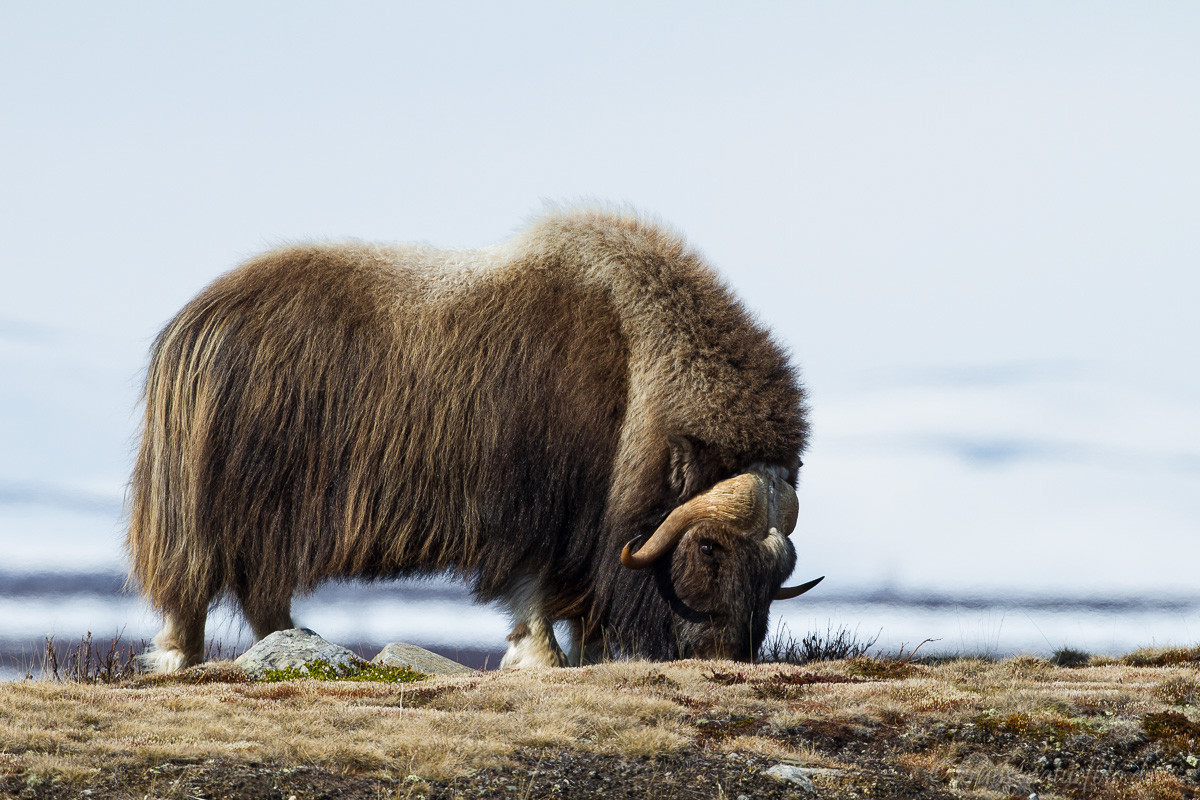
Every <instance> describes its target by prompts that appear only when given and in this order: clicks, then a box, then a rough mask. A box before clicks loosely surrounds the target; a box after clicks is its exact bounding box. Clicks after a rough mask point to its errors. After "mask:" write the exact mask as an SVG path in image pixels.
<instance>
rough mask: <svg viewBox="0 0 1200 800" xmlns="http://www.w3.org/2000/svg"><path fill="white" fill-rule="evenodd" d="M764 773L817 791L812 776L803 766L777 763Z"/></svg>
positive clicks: (809, 790)
mask: <svg viewBox="0 0 1200 800" xmlns="http://www.w3.org/2000/svg"><path fill="white" fill-rule="evenodd" d="M763 774H764V775H768V776H770V777H772V778H774V779H775V780H777V781H779V782H780V783H790V784H793V785H795V786H799V787H800V788H801V789H803V790H804V791H806V792H816V791H817V787H816V786H814V785H813V782H812V778H810V777H808V774H807V770H805V769H803V768H802V767H793V766H792V765H791V764H776V765H775V766H773V767H771V768H770V769H769V770H767V771H766V772H765V773H763Z"/></svg>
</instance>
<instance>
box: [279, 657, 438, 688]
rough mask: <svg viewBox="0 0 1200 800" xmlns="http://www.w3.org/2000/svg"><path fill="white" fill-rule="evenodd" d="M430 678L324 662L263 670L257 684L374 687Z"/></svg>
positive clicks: (412, 672)
mask: <svg viewBox="0 0 1200 800" xmlns="http://www.w3.org/2000/svg"><path fill="white" fill-rule="evenodd" d="M427 677H429V676H428V675H426V674H425V673H423V672H417V671H416V670H414V669H412V668H411V667H389V666H385V665H383V664H372V663H370V662H368V661H359V660H357V659H356V660H354V661H350V662H349V663H346V664H330V663H329V662H328V661H325V660H324V659H318V660H316V661H309V662H308V663H306V664H304V665H303V666H300V667H281V668H280V669H268V670H264V671H263V674H262V677H261V678H259V681H260V682H262V683H277V682H279V681H295V680H301V679H304V678H310V679H314V680H319V681H372V682H375V683H412V682H414V681H421V680H425V678H427Z"/></svg>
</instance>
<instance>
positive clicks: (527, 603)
mask: <svg viewBox="0 0 1200 800" xmlns="http://www.w3.org/2000/svg"><path fill="white" fill-rule="evenodd" d="M508 603H509V609H510V611H511V612H512V616H513V629H512V633H510V634H509V635H508V642H509V645H508V652H507V653H505V654H504V658H502V659H500V669H521V668H522V667H565V666H566V665H567V657H566V655H565V654H564V653H563V651H562V648H560V647H559V646H558V641H557V640H556V639H555V638H554V620H552V619H551V618H550V617H548V616H547V615H546V612H545V610H544V607H543V603H542V599H541V587H540V586H538V584H537V582H536V580H535V579H533V578H521V579H518V580H517V581H516V583H515V584H514V586H513V591H512V592H511V593H510V594H509V599H508Z"/></svg>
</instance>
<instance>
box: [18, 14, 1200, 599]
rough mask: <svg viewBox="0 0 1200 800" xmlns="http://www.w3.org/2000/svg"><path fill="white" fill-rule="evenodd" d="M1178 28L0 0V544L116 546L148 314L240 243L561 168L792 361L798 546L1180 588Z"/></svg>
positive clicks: (493, 228)
mask: <svg viewBox="0 0 1200 800" xmlns="http://www.w3.org/2000/svg"><path fill="white" fill-rule="evenodd" d="M1198 41H1200V5H1196V4H1191V3H1170V2H1163V3H1155V4H1144V3H1134V2H1129V3H1105V2H1089V3H1073V2H1062V3H1053V4H1047V3H1020V2H1005V3H992V4H979V3H971V4H966V3H952V2H945V3H920V2H910V3H903V4H895V3H832V2H830V3H804V2H789V3H755V4H737V7H736V8H735V7H734V6H733V5H731V4H728V3H696V2H688V3H653V4H645V3H612V2H605V3H593V4H565V3H483V2H480V3H437V4H434V3H419V4H418V3H411V4H404V3H368V2H357V3H356V2H351V3H336V4H333V3H328V4H320V3H311V2H287V3H283V2H278V3H240V2H239V3H225V2H209V3H204V4H188V5H185V4H152V3H118V2H106V3H102V4H101V3H54V4H50V3H4V4H3V5H0V119H2V120H3V123H2V126H0V240H2V241H3V243H4V252H3V255H2V256H0V269H2V270H3V283H2V284H0V286H2V288H0V567H2V566H3V563H2V562H4V561H5V560H7V563H9V564H16V565H18V566H22V565H33V564H42V563H49V562H57V563H62V564H64V565H67V566H70V567H72V568H80V569H84V568H91V567H96V566H103V567H109V566H114V565H120V564H121V563H122V556H121V552H120V545H119V542H120V538H121V535H122V533H121V530H120V523H119V519H118V517H119V506H120V498H121V493H122V487H123V483H124V481H125V476H126V474H127V472H128V469H129V464H130V460H131V452H132V440H133V436H134V434H135V427H136V403H137V392H138V383H139V380H140V376H139V371H140V370H141V369H142V368H143V366H144V362H145V359H146V351H147V348H148V346H149V343H150V341H151V339H152V338H153V336H154V334H155V333H156V332H157V330H158V329H159V328H160V327H161V326H162V324H163V323H164V322H165V321H166V320H167V319H169V318H170V316H171V315H172V314H173V313H174V312H175V311H176V310H177V309H178V308H179V307H180V306H181V305H182V304H183V303H184V302H186V301H187V299H188V298H189V297H191V296H192V295H193V294H195V293H196V292H197V291H198V290H199V289H200V288H201V287H202V286H203V285H205V284H206V283H207V282H209V281H210V280H211V279H213V278H214V277H215V276H216V275H218V274H219V273H221V272H222V271H224V270H226V269H229V268H230V267H232V266H234V265H235V264H236V263H237V262H238V261H240V260H241V259H243V258H245V257H247V256H249V255H251V254H253V253H255V252H256V251H259V250H261V249H264V248H266V247H270V246H273V245H275V244H278V243H280V242H284V241H292V240H300V239H312V238H320V239H340V238H345V237H356V238H363V239H381V240H390V241H412V240H422V241H427V242H431V243H434V244H438V245H446V246H455V247H459V246H476V245H481V244H486V243H489V242H493V241H497V240H499V239H502V238H504V237H506V236H508V235H509V234H510V233H511V232H512V231H513V230H514V229H516V228H518V227H520V226H521V225H522V224H523V222H524V221H525V220H527V219H528V218H529V217H530V216H532V215H535V214H536V213H537V211H538V210H539V208H541V206H542V203H543V202H544V201H546V200H551V201H571V200H573V199H578V198H590V199H597V200H603V201H610V202H618V203H628V204H631V205H633V206H634V207H636V208H639V209H641V210H643V211H645V212H647V213H650V214H653V215H656V216H658V217H660V218H662V219H663V220H665V221H667V222H668V223H670V224H671V225H673V226H675V227H677V228H678V229H680V230H682V231H684V232H685V233H686V234H687V236H688V237H689V239H690V241H691V242H692V243H693V244H694V245H695V246H696V247H697V248H698V249H700V250H701V251H702V252H704V253H705V254H706V255H707V256H708V257H709V259H710V261H711V262H712V263H713V264H714V265H715V266H716V267H717V268H718V269H719V270H720V271H721V272H722V273H723V274H724V275H725V276H726V277H727V278H728V280H729V281H730V282H731V283H732V284H733V285H734V286H735V287H736V288H737V289H738V291H739V292H740V293H741V294H742V296H743V297H744V298H745V300H746V302H747V304H748V305H749V306H750V307H751V308H753V309H755V310H756V311H757V312H758V313H759V315H760V316H761V318H762V319H763V320H764V322H766V323H767V324H768V325H769V326H771V327H772V328H773V329H774V330H776V331H777V333H778V335H779V336H780V338H781V339H782V340H784V341H785V342H786V343H787V344H788V346H789V347H790V348H791V350H792V352H793V354H794V357H795V359H796V361H797V363H798V364H800V365H801V367H802V368H803V371H804V376H805V380H806V382H807V384H808V386H809V389H810V392H811V397H812V406H813V424H814V431H815V434H814V440H813V445H812V448H811V451H810V453H809V455H808V456H807V457H806V459H805V462H806V465H807V466H806V469H805V475H804V478H803V481H802V486H801V492H800V497H801V521H800V528H799V530H798V532H797V536H798V537H799V538H798V540H797V541H798V543H799V544H800V549H801V552H802V553H803V555H802V559H803V563H802V566H801V567H800V572H802V573H803V577H808V576H809V575H810V574H821V573H826V574H828V575H829V576H830V579H829V580H830V583H834V582H837V583H840V584H841V585H843V586H864V587H873V586H878V585H882V584H885V583H892V584H897V585H903V586H914V587H925V588H931V587H932V588H950V589H962V588H966V587H976V588H980V587H983V588H988V587H991V588H997V587H998V588H1004V587H1007V586H1011V585H1014V584H1016V585H1020V586H1021V587H1024V588H1027V589H1035V590H1045V591H1058V590H1070V591H1088V590H1091V591H1099V590H1103V591H1109V590H1112V589H1114V588H1116V589H1121V590H1129V591H1144V590H1146V589H1159V588H1166V589H1174V590H1183V591H1194V589H1195V579H1194V564H1195V563H1196V562H1197V557H1198V556H1200V536H1197V534H1200V530H1198V527H1200V526H1198V525H1197V522H1196V520H1197V519H1200V490H1198V489H1200V487H1198V486H1197V484H1198V482H1200V370H1197V362H1198V359H1197V349H1198V348H1197V345H1198V343H1200V314H1197V313H1196V306H1197V300H1198V299H1200V277H1198V275H1200V272H1198V270H1197V266H1198V264H1200V258H1198V256H1200V244H1198V240H1197V231H1198V222H1200V188H1198V187H1200V153H1198V145H1197V142H1200V90H1198V87H1200V47H1197V46H1196V43H1197V42H1198ZM6 557H7V559H6Z"/></svg>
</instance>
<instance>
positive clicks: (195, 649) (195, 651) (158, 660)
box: [138, 608, 208, 672]
mask: <svg viewBox="0 0 1200 800" xmlns="http://www.w3.org/2000/svg"><path fill="white" fill-rule="evenodd" d="M207 616H208V609H207V608H205V609H202V610H201V611H199V612H187V613H180V612H175V611H167V612H166V613H165V614H164V615H163V626H162V630H160V631H159V632H158V635H157V636H155V637H154V639H153V640H152V641H151V645H152V649H150V650H147V651H146V652H145V653H142V655H141V656H139V657H138V660H139V661H140V662H141V664H142V666H143V667H145V668H146V669H148V670H150V671H151V672H178V671H179V670H181V669H185V668H187V667H190V666H193V665H195V664H199V663H200V662H201V661H202V660H204V622H205V618H206V617H207Z"/></svg>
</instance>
